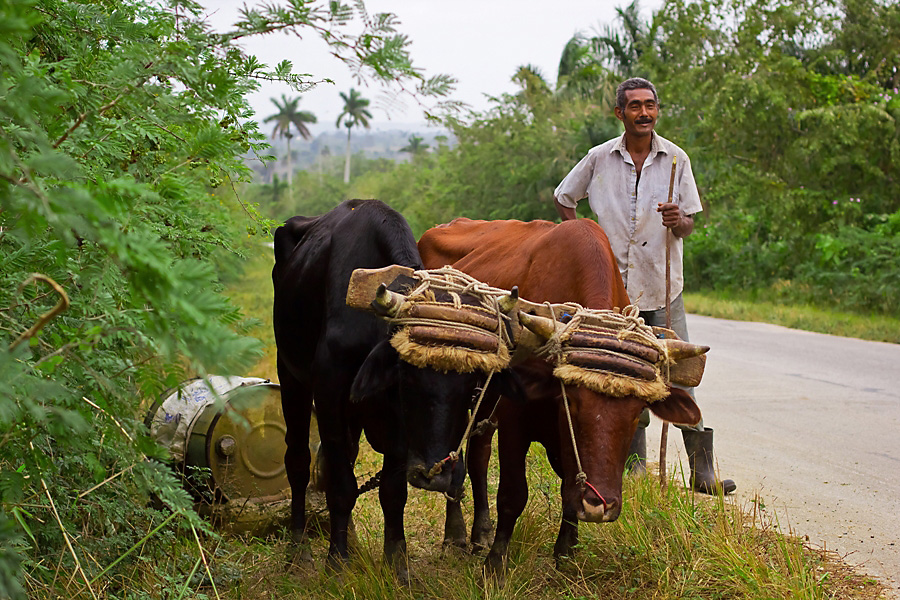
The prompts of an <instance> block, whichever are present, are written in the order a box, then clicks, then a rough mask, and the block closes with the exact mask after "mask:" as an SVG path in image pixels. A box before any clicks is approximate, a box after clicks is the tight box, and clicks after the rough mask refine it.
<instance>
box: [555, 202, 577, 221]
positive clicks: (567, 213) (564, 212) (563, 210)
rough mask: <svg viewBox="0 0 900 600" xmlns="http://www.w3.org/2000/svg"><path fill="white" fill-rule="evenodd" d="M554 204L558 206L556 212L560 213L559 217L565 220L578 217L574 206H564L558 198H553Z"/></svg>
mask: <svg viewBox="0 0 900 600" xmlns="http://www.w3.org/2000/svg"><path fill="white" fill-rule="evenodd" d="M553 204H554V205H555V206H556V212H558V213H559V218H560V219H562V220H563V221H571V220H572V219H577V218H578V215H576V214H575V209H574V208H569V207H568V206H563V205H562V204H560V203H559V200H557V199H556V198H554V199H553Z"/></svg>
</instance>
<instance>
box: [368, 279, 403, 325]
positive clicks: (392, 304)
mask: <svg viewBox="0 0 900 600" xmlns="http://www.w3.org/2000/svg"><path fill="white" fill-rule="evenodd" d="M405 301H406V296H404V295H403V294H398V293H397V292H392V291H391V290H389V289H387V286H386V285H385V284H383V283H382V284H381V285H379V286H378V290H377V291H376V292H375V299H374V300H372V308H374V309H375V312H376V313H377V314H378V315H380V316H383V317H394V316H396V315H397V311H399V310H400V306H401V305H402V304H403V303H404V302H405Z"/></svg>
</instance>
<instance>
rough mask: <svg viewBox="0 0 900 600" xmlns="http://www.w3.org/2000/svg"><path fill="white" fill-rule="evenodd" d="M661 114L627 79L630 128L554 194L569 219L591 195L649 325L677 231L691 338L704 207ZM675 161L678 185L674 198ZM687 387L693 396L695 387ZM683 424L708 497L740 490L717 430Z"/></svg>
mask: <svg viewBox="0 0 900 600" xmlns="http://www.w3.org/2000/svg"><path fill="white" fill-rule="evenodd" d="M658 116H659V99H658V97H657V94H656V88H655V87H654V86H653V84H652V83H650V82H649V81H647V80H646V79H641V78H640V77H635V78H632V79H629V80H627V81H625V82H623V83H622V84H621V85H620V86H619V88H618V90H616V117H617V118H618V119H619V120H620V121H622V123H623V124H624V125H625V133H624V134H623V135H622V137H619V138H614V139H612V140H610V141H608V142H606V143H605V144H601V145H600V146H596V147H594V148H592V149H591V150H590V151H589V152H588V154H587V156H585V157H584V158H583V159H582V160H581V162H579V163H578V164H577V165H575V168H574V169H572V171H571V172H570V173H569V174H568V175H567V176H566V178H565V179H563V181H562V183H560V184H559V186H558V187H557V188H556V191H555V192H554V194H553V195H554V199H555V201H556V209H557V211H558V212H559V215H560V217H562V219H563V220H568V219H575V218H576V214H575V207H576V205H577V204H578V201H579V200H581V199H582V198H584V197H585V196H587V197H588V200H589V202H590V206H591V210H593V211H594V214H596V215H597V220H598V221H599V223H600V225H601V226H602V227H603V229H604V230H605V231H606V235H607V236H608V237H609V243H610V245H611V246H612V250H613V253H614V254H615V255H616V261H617V262H618V264H619V271H620V272H621V273H622V279H623V280H624V281H625V288H626V289H627V291H628V297H629V298H631V301H632V302H634V303H635V304H637V305H638V307H639V308H640V311H641V317H643V318H644V321H645V322H646V323H647V324H648V325H663V326H664V325H665V323H666V311H665V304H666V291H665V281H666V261H665V253H666V251H665V247H666V236H667V235H671V240H670V245H671V246H670V252H671V261H670V262H671V296H672V298H671V317H672V329H673V330H674V331H675V333H677V334H678V336H679V337H680V338H681V339H683V340H685V341H687V340H688V332H687V323H686V319H685V314H684V302H683V300H682V297H681V292H682V289H683V285H684V278H683V275H682V250H683V242H682V240H683V239H684V238H686V237H687V236H689V235H690V234H691V232H692V231H693V230H694V219H693V215H694V214H695V213H698V212H700V211H701V210H703V207H702V206H701V205H700V194H699V192H698V191H697V184H696V183H695V182H694V175H693V173H692V172H691V162H690V159H689V158H688V156H687V154H685V152H684V150H682V149H681V148H679V147H678V146H676V145H675V144H673V143H672V142H670V141H668V140H666V139H664V138H663V137H662V136H660V135H658V134H657V133H656V132H654V131H653V129H654V127H655V126H656V120H657V117H658ZM673 160H674V161H675V166H676V171H675V185H674V186H673V191H672V201H671V202H669V201H668V193H669V181H670V177H671V173H672V164H673ZM669 231H671V234H669ZM688 391H689V392H690V393H691V395H692V396H693V395H694V392H693V389H689V390H688ZM649 421H650V415H649V412H647V411H644V414H643V415H642V416H641V422H640V424H639V426H638V429H637V432H636V433H635V435H634V440H632V446H631V450H630V451H629V452H630V453H633V454H637V456H638V462H637V468H638V469H639V470H643V469H644V468H645V467H644V465H645V464H646V457H647V444H646V428H647V425H648V424H649ZM679 427H680V429H681V430H682V435H683V437H684V446H685V450H686V451H687V454H688V461H689V463H690V467H691V484H692V486H693V488H694V489H695V490H697V491H699V492H703V493H707V494H714V493H718V492H719V491H720V490H722V491H724V492H725V493H726V494H727V493H730V492H732V491H734V490H735V489H736V487H737V486H736V485H735V484H734V482H733V481H732V480H730V479H726V480H724V481H718V480H717V479H716V476H715V469H714V467H715V463H714V460H713V430H712V429H710V428H708V427H704V426H703V422H702V421H701V422H700V423H699V424H698V425H697V426H696V427H683V426H679Z"/></svg>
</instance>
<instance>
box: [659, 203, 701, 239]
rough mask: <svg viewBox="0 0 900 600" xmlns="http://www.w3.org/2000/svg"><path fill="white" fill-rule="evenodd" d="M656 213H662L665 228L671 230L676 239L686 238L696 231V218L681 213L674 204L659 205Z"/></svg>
mask: <svg viewBox="0 0 900 600" xmlns="http://www.w3.org/2000/svg"><path fill="white" fill-rule="evenodd" d="M656 212H659V213H662V222H663V226H665V227H668V228H669V229H671V230H672V233H674V234H675V236H676V237H680V238H685V237H687V236H689V235H691V232H692V231H694V218H693V217H691V216H689V215H686V214H684V213H683V212H681V208H680V207H679V206H678V205H677V204H675V203H674V202H666V203H660V204H657V206H656Z"/></svg>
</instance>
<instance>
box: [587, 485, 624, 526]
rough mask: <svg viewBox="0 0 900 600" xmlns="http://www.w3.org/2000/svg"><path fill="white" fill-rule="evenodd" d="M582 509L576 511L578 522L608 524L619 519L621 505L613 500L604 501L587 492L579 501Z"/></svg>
mask: <svg viewBox="0 0 900 600" xmlns="http://www.w3.org/2000/svg"><path fill="white" fill-rule="evenodd" d="M581 507H582V509H581V510H580V511H578V520H579V521H585V522H587V523H609V522H611V521H615V520H616V519H618V518H619V513H620V512H621V511H622V504H621V503H620V502H619V501H618V500H616V499H615V498H608V499H606V500H605V502H604V499H603V498H600V497H599V496H597V495H596V494H594V493H593V492H591V491H587V492H586V493H585V495H584V498H582V500H581Z"/></svg>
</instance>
